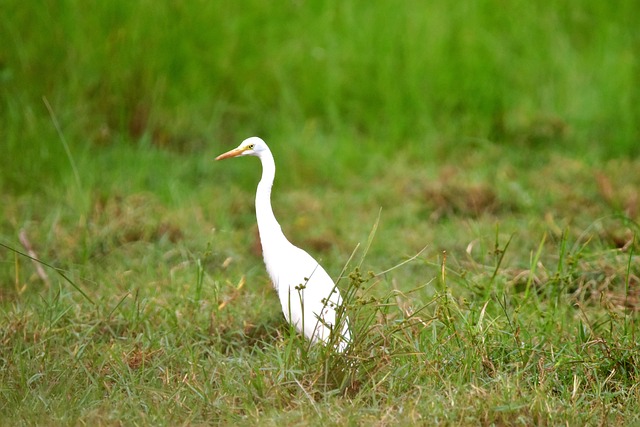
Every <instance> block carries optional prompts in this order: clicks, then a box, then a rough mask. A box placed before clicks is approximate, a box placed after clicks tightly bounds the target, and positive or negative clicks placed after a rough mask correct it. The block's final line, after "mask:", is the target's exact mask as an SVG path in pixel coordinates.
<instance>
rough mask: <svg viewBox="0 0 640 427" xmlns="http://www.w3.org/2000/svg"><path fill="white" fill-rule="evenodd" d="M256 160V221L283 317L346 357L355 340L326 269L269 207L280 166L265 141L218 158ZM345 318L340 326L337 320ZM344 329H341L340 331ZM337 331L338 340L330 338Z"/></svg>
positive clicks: (250, 142) (314, 340) (255, 140)
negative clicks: (289, 236) (294, 241)
mask: <svg viewBox="0 0 640 427" xmlns="http://www.w3.org/2000/svg"><path fill="white" fill-rule="evenodd" d="M242 156H253V157H257V158H258V159H260V162H261V163H262V178H261V179H260V182H259V183H258V188H257V190H256V200H255V208H256V219H257V222H258V232H259V235H260V243H261V245H262V255H263V259H264V264H265V266H266V270H267V273H268V275H269V277H270V279H271V282H272V284H273V287H274V288H275V290H276V291H277V293H278V296H279V298H280V304H281V306H282V312H283V313H284V317H285V319H286V320H287V322H289V323H290V324H291V325H293V326H295V328H296V330H297V331H298V332H299V333H302V334H304V336H305V337H306V338H307V339H309V340H310V341H311V342H312V343H318V342H322V343H324V344H327V343H329V342H332V343H334V348H335V349H336V350H337V351H338V352H339V353H343V352H344V351H346V349H347V348H348V345H349V343H350V342H351V333H350V330H349V319H348V317H347V316H346V314H344V313H343V315H342V316H338V314H337V313H339V312H340V310H342V308H341V307H342V303H343V301H342V296H341V294H340V291H339V290H338V288H337V287H336V285H335V284H334V282H333V280H332V279H331V277H330V276H329V274H328V273H327V272H326V271H325V269H324V268H322V266H321V265H320V264H319V263H318V261H316V260H315V259H314V258H313V257H312V256H311V255H309V254H308V253H307V252H305V251H304V250H302V249H300V248H299V247H297V246H295V245H294V244H292V243H291V242H289V240H288V239H287V238H286V237H285V235H284V233H283V232H282V228H281V226H280V224H279V223H278V220H277V219H276V217H275V215H274V214H273V209H272V207H271V188H272V187H273V181H274V179H275V174H276V165H275V161H274V158H273V154H272V153H271V150H270V149H269V146H268V145H267V143H266V142H264V141H263V140H262V139H261V138H259V137H257V136H253V137H250V138H247V139H245V140H244V141H242V143H240V145H239V146H238V147H237V148H234V149H233V150H230V151H227V152H226V153H223V154H221V155H219V156H218V157H216V160H223V159H228V158H232V157H242ZM339 317H341V318H342V320H341V321H340V323H341V324H340V325H338V326H336V321H337V320H338V318H339ZM337 327H340V331H337ZM336 333H339V334H340V335H339V336H335V335H332V334H336Z"/></svg>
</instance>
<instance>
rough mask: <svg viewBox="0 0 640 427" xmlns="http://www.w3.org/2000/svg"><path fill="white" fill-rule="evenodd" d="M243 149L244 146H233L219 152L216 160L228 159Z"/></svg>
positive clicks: (237, 154)
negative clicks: (231, 148) (223, 151)
mask: <svg viewBox="0 0 640 427" xmlns="http://www.w3.org/2000/svg"><path fill="white" fill-rule="evenodd" d="M244 151H245V149H244V148H234V149H233V150H230V151H227V152H226V153H223V154H220V155H219V156H218V157H216V160H224V159H229V158H231V157H237V156H239V155H240V154H242V153H244Z"/></svg>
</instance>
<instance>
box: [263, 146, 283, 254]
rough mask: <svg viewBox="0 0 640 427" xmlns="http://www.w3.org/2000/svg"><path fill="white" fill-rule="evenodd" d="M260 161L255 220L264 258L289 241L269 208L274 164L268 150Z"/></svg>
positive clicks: (274, 170)
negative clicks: (260, 175) (260, 168)
mask: <svg viewBox="0 0 640 427" xmlns="http://www.w3.org/2000/svg"><path fill="white" fill-rule="evenodd" d="M260 161H261V162H262V179H260V183H258V190H257V191H256V218H257V220H258V231H259V232H260V242H261V244H262V251H263V254H264V256H265V258H266V256H267V254H268V253H269V252H271V251H273V250H277V248H281V247H283V245H286V244H288V243H289V241H288V240H287V238H286V237H285V236H284V234H283V233H282V228H281V227H280V224H278V221H277V220H276V217H275V215H274V214H273V209H272V208H271V187H272V186H273V180H274V178H275V176H276V164H275V162H274V161H273V155H272V154H271V151H269V150H268V149H267V150H266V151H263V152H262V154H261V156H260Z"/></svg>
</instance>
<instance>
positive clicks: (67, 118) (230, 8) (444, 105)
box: [0, 0, 640, 193]
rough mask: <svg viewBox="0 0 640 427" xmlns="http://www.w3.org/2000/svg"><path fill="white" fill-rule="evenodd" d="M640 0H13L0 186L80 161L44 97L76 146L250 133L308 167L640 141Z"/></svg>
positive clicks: (187, 149) (3, 67)
mask: <svg viewBox="0 0 640 427" xmlns="http://www.w3.org/2000/svg"><path fill="white" fill-rule="evenodd" d="M639 8H640V6H638V3H637V2H635V1H631V0H627V1H624V0H623V1H620V2H616V4H615V5H612V4H608V3H603V2H596V1H587V2H572V1H557V0H556V1H551V2H546V3H536V2H530V1H524V0H514V1H509V2H502V1H496V0H482V1H464V2H424V1H406V2H393V1H381V2H369V1H364V0H350V1H285V2H276V3H273V2H266V1H260V0H248V1H242V2H233V1H220V2H208V1H193V2H182V1H171V2H151V1H135V2H132V1H108V2H94V1H88V2H87V1H73V0H69V1H43V2H27V3H25V2H20V1H4V2H3V4H2V10H1V11H0V13H1V14H2V20H1V22H0V37H1V38H2V45H3V48H2V49H1V50H0V99H1V104H0V129H1V132H2V141H3V142H2V143H3V151H4V154H5V159H6V160H5V162H4V165H3V167H2V172H1V173H0V180H1V181H0V185H1V188H2V190H3V192H5V193H6V192H10V193H21V192H25V191H34V190H42V187H43V186H48V185H55V183H57V182H60V180H63V179H64V178H63V177H64V176H65V175H68V174H69V172H70V169H69V162H68V161H67V156H66V154H65V152H64V147H63V144H61V141H60V137H59V136H58V135H57V134H56V131H55V129H54V126H53V124H52V120H51V117H50V114H49V112H48V111H47V108H46V107H45V104H44V102H43V97H46V99H47V100H48V102H49V103H50V104H51V108H52V110H53V112H54V113H55V115H56V117H57V120H58V121H59V123H60V126H61V130H62V132H63V134H64V137H65V139H66V140H67V142H68V144H69V148H70V150H71V153H72V154H73V156H74V157H75V158H76V161H77V162H78V163H82V159H84V158H85V157H89V158H92V157H94V156H101V155H102V153H104V152H105V148H106V147H109V146H114V145H122V144H126V145H135V146H143V147H149V148H154V149H159V150H167V151H169V152H171V153H173V154H175V156H176V157H179V156H180V155H183V154H185V153H207V155H209V154H212V153H214V152H217V151H221V150H223V149H226V148H229V147H231V146H235V145H237V144H238V143H239V142H240V141H241V140H242V139H244V138H245V137H247V136H250V135H260V136H262V137H263V138H264V139H266V140H267V141H268V142H270V143H271V144H272V145H276V146H277V145H280V146H285V147H286V149H285V148H280V149H277V150H276V151H281V150H282V151H289V150H290V151H295V152H297V153H298V154H295V155H294V154H290V156H291V157H295V158H296V159H298V161H299V162H300V164H302V165H307V167H309V165H310V164H312V163H314V161H315V160H316V159H322V160H324V161H327V160H328V158H329V157H332V158H333V159H334V162H337V163H338V164H341V165H343V166H349V165H351V166H354V167H356V166H358V165H360V164H362V163H366V160H364V159H363V157H367V156H372V157H374V158H375V156H377V155H385V156H387V155H390V154H391V153H394V152H397V151H403V152H407V153H410V154H411V155H415V156H434V155H437V153H438V152H439V151H438V150H440V152H441V151H442V150H445V151H446V150H451V149H455V150H457V149H459V148H460V147H462V148H464V149H472V148H474V147H475V146H476V144H477V142H478V141H486V142H488V143H491V144H496V145H500V146H504V147H517V148H518V149H523V148H535V149H540V150H565V151H569V152H572V153H576V154H579V155H585V156H598V157H601V156H604V157H615V156H626V155H631V156H636V155H638V153H640V143H639V142H638V141H639V140H640V130H639V129H640V91H639V90H638V86H639V83H640V66H639V62H640V55H639V52H640V32H639V31H637V16H638V13H639V10H638V9H639ZM327 153H328V154H327ZM87 161H88V162H91V161H90V160H87ZM310 167H312V166H310ZM322 171H323V168H322V167H319V168H318V172H319V173H320V174H322V173H323V172H322ZM285 173H287V172H285ZM331 176H332V175H331V173H328V174H327V175H326V176H322V175H321V177H322V178H330V177H331ZM45 177H46V179H45ZM87 179H89V178H87Z"/></svg>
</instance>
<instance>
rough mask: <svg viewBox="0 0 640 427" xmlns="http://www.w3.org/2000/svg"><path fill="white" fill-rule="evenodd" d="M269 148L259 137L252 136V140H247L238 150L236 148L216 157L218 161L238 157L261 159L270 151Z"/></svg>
mask: <svg viewBox="0 0 640 427" xmlns="http://www.w3.org/2000/svg"><path fill="white" fill-rule="evenodd" d="M268 150H269V148H268V147H267V144H266V143H265V142H264V141H263V140H262V139H260V138H258V137H257V136H252V137H251V138H247V139H245V140H244V141H242V143H240V145H238V147H237V148H234V149H233V150H231V151H227V152H226V153H224V154H220V155H219V156H218V157H216V160H223V159H229V158H231V157H238V156H256V157H260V155H261V154H262V153H263V152H265V151H268Z"/></svg>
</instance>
